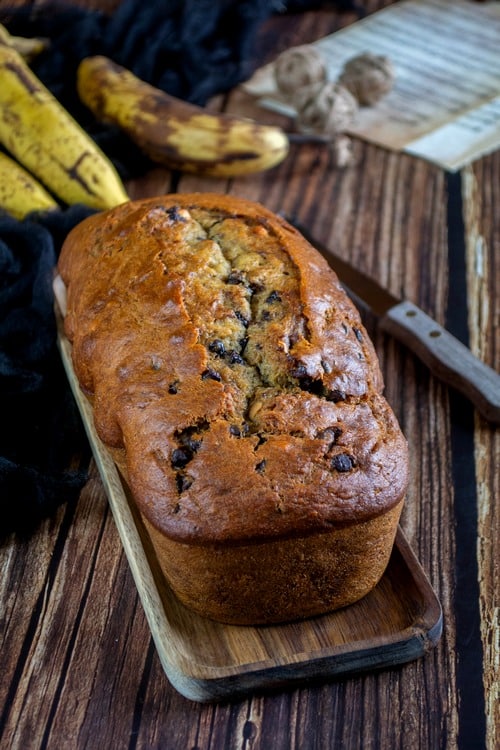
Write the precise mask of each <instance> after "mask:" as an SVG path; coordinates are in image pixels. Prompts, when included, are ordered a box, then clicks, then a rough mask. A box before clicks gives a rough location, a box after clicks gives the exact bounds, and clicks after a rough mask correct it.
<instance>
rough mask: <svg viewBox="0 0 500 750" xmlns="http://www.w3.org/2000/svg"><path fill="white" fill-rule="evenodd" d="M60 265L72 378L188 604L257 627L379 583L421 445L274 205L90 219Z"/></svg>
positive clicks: (204, 202) (235, 204) (180, 198)
mask: <svg viewBox="0 0 500 750" xmlns="http://www.w3.org/2000/svg"><path fill="white" fill-rule="evenodd" d="M59 271H60V274H61V277H62V279H63V281H64V283H65V285H66V288H67V314H66V318H65V331H66V334H67V336H68V338H69V340H70V341H71V342H72V353H73V363H74V369H75V372H76V375H77V378H78V380H79V382H80V384H81V387H82V389H83V391H84V392H85V394H86V395H87V397H88V398H89V399H90V401H91V403H92V406H93V413H94V419H95V426H96V429H97V432H98V434H99V436H100V438H101V439H102V441H103V442H104V443H105V444H106V445H107V447H108V448H109V450H110V451H111V453H112V455H113V457H114V459H115V461H116V463H117V465H118V467H119V468H120V470H121V472H122V474H123V476H124V478H125V480H126V482H127V483H128V485H129V487H130V490H131V493H132V496H133V498H134V501H135V503H136V505H137V508H138V509H139V511H140V515H141V517H142V519H143V521H144V524H145V526H146V528H147V530H148V532H149V534H150V536H151V540H152V543H153V546H154V548H155V551H156V554H157V556H158V559H159V562H160V565H161V567H162V570H163V572H164V575H165V577H166V579H167V581H168V582H169V584H170V586H171V588H172V589H173V591H174V592H175V593H176V595H177V596H178V598H179V599H180V600H181V601H182V602H183V603H184V604H185V605H187V606H188V607H190V608H191V609H194V610H195V611H196V612H198V613H200V614H202V615H205V616H208V617H211V618H213V619H216V620H219V621H224V622H229V623H239V624H258V623H273V622H281V621H287V620H292V619H297V618H304V617H308V616H311V615H317V614H321V613H325V612H327V611H329V610H332V609H335V608H338V607H341V606H344V605H346V604H349V603H351V602H353V601H356V600H357V599H359V598H361V597H362V596H364V595H365V594H366V593H367V592H368V591H370V590H371V589H372V588H373V587H374V586H375V585H376V583H377V582H378V580H379V579H380V577H381V576H382V574H383V572H384V570H385V567H386V565H387V563H388V560H389V555H390V552H391V548H392V544H393V541H394V536H395V532H396V529H397V524H398V520H399V515H400V512H401V507H402V503H403V499H404V495H405V492H406V487H407V481H408V457H407V445H406V441H405V439H404V437H403V435H402V433H401V431H400V428H399V426H398V424H397V421H396V419H395V416H394V414H393V412H392V410H391V408H390V407H389V405H388V403H387V402H386V400H385V399H384V397H383V395H382V389H383V381H382V376H381V373H380V369H379V364H378V361H377V357H376V354H375V351H374V348H373V345H372V343H371V342H370V340H369V337H368V335H367V333H366V331H365V329H364V327H363V325H362V323H361V320H360V317H359V314H358V312H357V310H356V308H355V307H354V306H353V304H352V303H351V301H350V300H349V299H348V297H347V296H346V294H345V293H344V291H343V290H342V288H341V286H340V284H339V281H338V279H337V277H336V275H335V274H334V273H333V271H331V270H330V268H329V267H328V265H327V263H326V261H325V260H324V259H323V258H322V257H321V256H320V255H319V253H318V252H317V251H316V250H315V249H314V248H313V247H311V245H310V244H309V243H307V242H306V241H305V240H304V239H303V238H302V236H301V235H300V234H299V233H298V232H297V231H296V230H295V229H294V228H293V227H291V226H290V225H289V224H287V223H286V222H285V221H284V220H282V219H281V218H279V217H278V216H276V215H275V214H273V213H271V212H270V211H268V210H266V209H265V208H264V207H263V206H261V205H258V204H254V203H251V202H248V201H245V200H242V199H237V198H234V197H230V196H226V195H215V194H179V195H176V194H173V195H166V196H162V197H159V198H155V199H147V200H142V201H136V202H131V203H127V204H124V205H122V206H119V207H118V208H116V209H113V210H111V211H108V212H106V213H101V214H97V215H95V216H92V217H90V218H89V219H86V220H85V221H83V222H82V223H81V224H80V225H79V226H77V227H76V228H75V229H74V230H73V231H72V232H71V233H70V235H69V236H68V238H67V240H66V242H65V244H64V247H63V250H62V253H61V256H60V261H59Z"/></svg>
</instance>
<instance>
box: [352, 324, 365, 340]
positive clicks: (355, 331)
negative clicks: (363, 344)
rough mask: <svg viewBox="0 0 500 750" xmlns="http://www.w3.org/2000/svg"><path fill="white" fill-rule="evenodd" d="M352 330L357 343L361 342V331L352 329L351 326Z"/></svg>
mask: <svg viewBox="0 0 500 750" xmlns="http://www.w3.org/2000/svg"><path fill="white" fill-rule="evenodd" d="M352 330H353V331H354V335H355V336H356V338H357V339H358V341H363V334H362V333H361V331H360V330H359V328H354V326H353V328H352Z"/></svg>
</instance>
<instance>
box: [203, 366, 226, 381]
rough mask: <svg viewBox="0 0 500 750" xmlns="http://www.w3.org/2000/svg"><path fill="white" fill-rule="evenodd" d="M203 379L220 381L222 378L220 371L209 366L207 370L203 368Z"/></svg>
mask: <svg viewBox="0 0 500 750" xmlns="http://www.w3.org/2000/svg"><path fill="white" fill-rule="evenodd" d="M201 379H202V380H216V381H217V382H218V383H220V381H221V380H222V378H221V376H220V373H219V372H216V371H215V370H212V369H211V368H210V367H207V369H206V370H203V372H202V373H201Z"/></svg>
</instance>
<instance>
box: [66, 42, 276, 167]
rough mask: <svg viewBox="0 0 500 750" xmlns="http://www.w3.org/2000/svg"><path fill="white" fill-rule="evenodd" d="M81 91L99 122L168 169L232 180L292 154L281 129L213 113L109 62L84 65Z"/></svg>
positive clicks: (80, 71) (92, 60)
mask: <svg viewBox="0 0 500 750" xmlns="http://www.w3.org/2000/svg"><path fill="white" fill-rule="evenodd" d="M77 88H78V94H79V96H80V98H81V100H82V101H83V103H84V104H86V105H87V106H88V107H89V109H90V110H91V111H92V112H93V113H94V115H95V116H96V117H97V118H98V119H99V120H101V121H104V122H108V123H113V124H114V125H117V126H118V127H120V128H121V129H122V130H123V131H124V132H125V133H126V134H127V135H128V137H129V138H130V139H131V140H132V141H134V142H135V143H136V144H137V146H139V148H140V149H141V150H142V151H143V152H144V153H145V154H147V156H149V158H150V159H151V160H152V161H154V162H156V163H158V164H162V165H163V166H166V167H168V168H170V169H176V170H180V171H182V172H195V173H197V174H203V175H210V176H214V177H234V176H238V175H244V174H250V173H253V172H259V171H262V170H264V169H269V168H270V167H274V166H275V165H276V164H279V163H280V162H281V161H282V160H283V159H284V158H285V156H286V155H287V153H288V147H289V141H288V138H287V136H286V134H285V133H284V132H283V131H282V130H281V129H280V128H277V127H273V126H270V125H260V124H258V123H256V122H254V121H252V120H246V119H243V118H240V117H234V116H232V115H227V114H214V113H210V112H208V111H206V110H204V109H202V108H201V107H198V106H195V105H193V104H189V103H187V102H184V101H181V100H180V99H177V98H175V97H173V96H170V95H169V94H166V93H165V92H163V91H160V90H159V89H157V88H155V87H154V86H151V85H150V84H148V83H146V82H145V81H142V80H140V79H139V78H137V77H136V76H135V75H134V74H133V73H131V72H130V71H129V70H127V69H125V68H122V67H121V66H119V65H117V64H116V63H114V62H112V61H111V60H109V59H108V58H106V57H102V56H96V57H88V58H85V59H84V60H82V62H81V63H80V65H79V68H78V74H77Z"/></svg>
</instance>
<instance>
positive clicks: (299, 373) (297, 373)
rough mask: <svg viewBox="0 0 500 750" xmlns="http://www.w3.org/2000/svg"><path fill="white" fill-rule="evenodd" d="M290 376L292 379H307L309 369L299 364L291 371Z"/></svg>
mask: <svg viewBox="0 0 500 750" xmlns="http://www.w3.org/2000/svg"><path fill="white" fill-rule="evenodd" d="M290 375H291V376H292V378H307V377H308V375H307V367H306V366H305V365H303V364H302V363H301V362H299V363H297V364H296V365H295V367H294V368H293V370H291V372H290Z"/></svg>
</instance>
